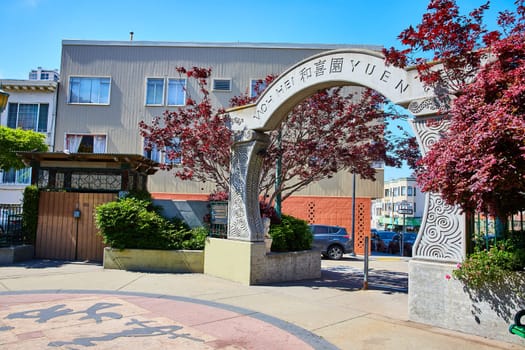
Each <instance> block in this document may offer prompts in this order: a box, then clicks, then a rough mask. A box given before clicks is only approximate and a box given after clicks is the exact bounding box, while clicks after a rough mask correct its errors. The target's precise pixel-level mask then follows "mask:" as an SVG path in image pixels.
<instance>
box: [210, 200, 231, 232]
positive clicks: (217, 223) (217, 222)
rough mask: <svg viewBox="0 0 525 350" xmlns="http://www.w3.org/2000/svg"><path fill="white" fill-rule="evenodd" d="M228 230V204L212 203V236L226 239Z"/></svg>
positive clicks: (221, 202) (222, 202)
mask: <svg viewBox="0 0 525 350" xmlns="http://www.w3.org/2000/svg"><path fill="white" fill-rule="evenodd" d="M227 230H228V202H226V201H213V202H210V236H212V237H220V238H226V235H227Z"/></svg>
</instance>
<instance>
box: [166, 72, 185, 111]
mask: <svg viewBox="0 0 525 350" xmlns="http://www.w3.org/2000/svg"><path fill="white" fill-rule="evenodd" d="M171 81H179V82H183V84H180V85H182V103H170V82H171ZM187 83H188V81H187V79H184V78H168V79H167V84H165V85H166V104H167V105H168V106H184V105H186V84H187Z"/></svg>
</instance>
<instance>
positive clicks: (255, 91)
mask: <svg viewBox="0 0 525 350" xmlns="http://www.w3.org/2000/svg"><path fill="white" fill-rule="evenodd" d="M266 85H267V84H266V81H265V80H264V79H252V80H251V81H250V97H257V96H259V95H260V94H261V93H262V92H263V91H264V89H266Z"/></svg>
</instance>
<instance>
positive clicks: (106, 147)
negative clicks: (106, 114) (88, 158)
mask: <svg viewBox="0 0 525 350" xmlns="http://www.w3.org/2000/svg"><path fill="white" fill-rule="evenodd" d="M73 135H77V136H93V152H92V153H93V154H105V153H108V135H107V134H105V133H83V132H68V133H65V134H64V151H66V152H70V153H77V152H76V151H72V150H70V149H68V136H73ZM97 136H103V137H104V152H95V139H94V138H95V137H97Z"/></svg>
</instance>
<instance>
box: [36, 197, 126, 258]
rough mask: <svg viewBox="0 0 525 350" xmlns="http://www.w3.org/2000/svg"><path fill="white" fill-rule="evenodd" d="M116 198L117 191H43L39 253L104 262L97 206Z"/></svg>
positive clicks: (38, 238)
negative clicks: (97, 222) (97, 220)
mask: <svg viewBox="0 0 525 350" xmlns="http://www.w3.org/2000/svg"><path fill="white" fill-rule="evenodd" d="M115 199H116V194H114V193H76V192H40V202H39V210H38V229H37V235H36V244H35V256H36V257H37V258H40V259H59V260H80V261H86V260H89V261H102V256H103V252H104V251H103V250H104V245H103V243H102V238H101V237H100V236H99V235H97V229H96V227H95V218H94V213H95V208H96V207H97V206H98V205H99V204H102V203H107V202H110V201H112V200H115ZM76 209H78V210H80V213H79V215H80V216H78V215H75V213H74V212H75V210H76ZM75 216H78V217H75Z"/></svg>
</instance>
